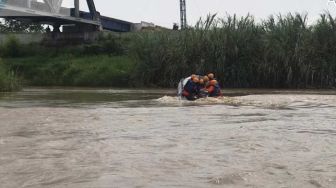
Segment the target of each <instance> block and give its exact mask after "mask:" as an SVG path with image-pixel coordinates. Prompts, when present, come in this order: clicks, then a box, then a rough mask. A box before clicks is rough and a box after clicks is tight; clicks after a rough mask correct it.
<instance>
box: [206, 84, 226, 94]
mask: <svg viewBox="0 0 336 188" xmlns="http://www.w3.org/2000/svg"><path fill="white" fill-rule="evenodd" d="M206 90H207V91H208V96H209V97H221V96H223V95H222V92H221V88H220V86H219V84H218V82H217V80H211V81H209V84H208V85H207V87H206Z"/></svg>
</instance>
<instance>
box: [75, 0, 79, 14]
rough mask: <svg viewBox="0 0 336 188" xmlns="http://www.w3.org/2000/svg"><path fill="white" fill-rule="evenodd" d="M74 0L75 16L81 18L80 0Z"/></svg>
mask: <svg viewBox="0 0 336 188" xmlns="http://www.w3.org/2000/svg"><path fill="white" fill-rule="evenodd" d="M74 1H75V17H76V18H79V0H74Z"/></svg>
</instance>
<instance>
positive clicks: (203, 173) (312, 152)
mask: <svg viewBox="0 0 336 188" xmlns="http://www.w3.org/2000/svg"><path fill="white" fill-rule="evenodd" d="M174 93H175V91H172V90H122V89H81V88H67V89H64V88H56V89H55V88H54V89H43V88H29V89H25V90H24V91H22V92H18V93H6V94H0V120H1V121H0V185H1V187H6V188H12V187H13V188H17V187H34V188H35V187H37V188H38V187H56V188H61V187H75V188H76V187H78V188H82V187H83V188H89V187H153V188H156V187H190V188H191V187H192V188H194V187H196V188H197V187H200V188H201V187H233V188H240V187H258V188H259V187H261V188H262V187H265V188H269V187H307V188H310V187H312V188H314V187H328V188H329V187H330V188H333V187H336V161H335V159H336V147H335V143H336V124H335V122H336V117H335V113H336V95H335V94H336V92H334V91H274V90H226V91H225V92H224V93H225V94H226V95H227V96H229V97H224V98H220V99H204V100H200V101H196V102H186V101H181V100H178V99H177V98H175V97H174Z"/></svg>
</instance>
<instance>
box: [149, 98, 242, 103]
mask: <svg viewBox="0 0 336 188" xmlns="http://www.w3.org/2000/svg"><path fill="white" fill-rule="evenodd" d="M156 102H158V103H161V104H180V105H214V104H223V105H239V104H240V101H239V100H238V99H237V98H233V97H218V98H213V97H207V98H201V99H198V100H196V101H188V100H184V99H181V98H179V97H171V96H164V97H161V98H159V99H156Z"/></svg>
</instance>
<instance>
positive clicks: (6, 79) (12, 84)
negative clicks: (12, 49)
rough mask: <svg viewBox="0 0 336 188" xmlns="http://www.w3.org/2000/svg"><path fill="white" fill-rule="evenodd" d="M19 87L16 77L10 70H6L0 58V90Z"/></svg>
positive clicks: (13, 89)
mask: <svg viewBox="0 0 336 188" xmlns="http://www.w3.org/2000/svg"><path fill="white" fill-rule="evenodd" d="M20 87H21V85H20V83H19V80H18V78H17V77H16V76H15V75H14V73H13V72H12V71H7V70H6V69H5V68H4V66H3V65H2V61H1V59H0V92H6V91H16V90H19V89H20Z"/></svg>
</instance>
